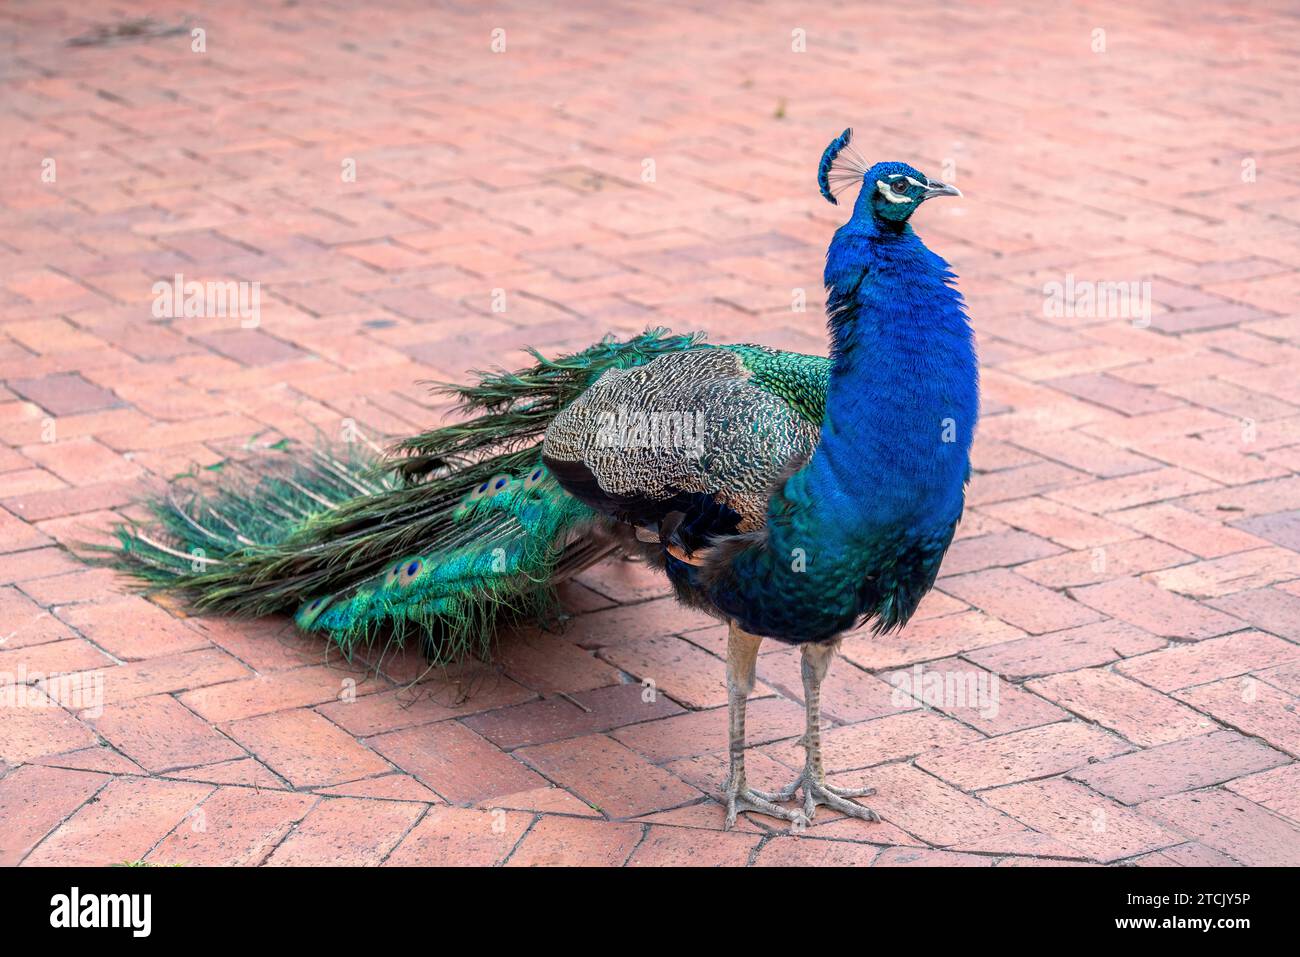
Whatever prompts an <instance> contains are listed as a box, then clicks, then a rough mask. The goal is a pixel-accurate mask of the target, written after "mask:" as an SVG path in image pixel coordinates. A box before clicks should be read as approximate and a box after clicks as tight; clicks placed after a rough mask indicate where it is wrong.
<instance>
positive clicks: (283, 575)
mask: <svg viewBox="0 0 1300 957" xmlns="http://www.w3.org/2000/svg"><path fill="white" fill-rule="evenodd" d="M698 347H700V339H699V337H698V336H670V335H668V334H667V333H666V332H665V331H664V330H652V331H648V332H646V333H644V334H643V335H641V336H637V337H635V338H633V339H630V340H628V341H625V342H617V341H613V340H610V339H607V340H605V341H603V342H601V343H599V344H597V345H595V346H592V347H591V348H589V349H587V350H585V351H583V352H580V353H577V354H575V355H570V356H565V357H561V358H557V359H547V358H544V357H543V356H541V355H540V354H538V353H536V352H533V355H534V357H535V358H536V359H537V362H536V364H535V365H534V366H532V367H530V368H527V369H522V370H519V371H516V372H504V371H502V372H492V373H483V374H480V376H479V379H478V382H477V383H475V384H471V385H444V386H441V387H440V388H441V390H442V391H444V392H449V393H451V394H452V395H454V396H456V397H457V399H458V400H459V406H460V411H461V412H462V413H463V414H465V415H466V416H467V418H466V419H465V420H464V421H462V422H459V423H456V424H453V425H449V426H445V427H443V428H439V429H434V430H431V431H429V432H425V433H423V434H421V435H418V436H416V437H414V438H411V439H408V440H406V441H405V442H402V443H400V444H399V445H397V446H396V447H395V448H394V449H393V451H392V452H391V453H389V454H388V455H386V456H383V457H379V456H372V455H369V454H366V453H364V452H358V451H357V450H356V449H355V447H349V448H347V449H343V450H330V449H324V448H320V449H316V450H312V451H308V452H305V453H304V452H302V451H301V450H299V449H297V448H295V447H293V446H287V447H282V448H280V449H276V450H272V451H268V453H267V455H265V456H264V457H261V458H259V459H257V460H254V461H249V462H244V463H240V464H239V466H238V467H237V468H235V469H234V470H233V473H232V470H231V469H230V468H226V469H223V470H222V471H221V472H220V473H218V475H219V482H220V484H219V485H217V486H215V487H214V486H213V485H212V484H211V482H212V480H213V479H215V478H216V477H217V476H209V482H208V483H207V484H202V483H200V482H199V481H198V477H197V476H191V477H189V478H188V479H186V480H185V481H182V482H180V483H178V484H177V485H175V486H173V487H172V488H169V489H168V490H167V492H166V493H165V494H163V495H160V496H159V497H157V498H155V499H154V500H152V501H150V502H147V503H146V505H147V507H148V509H149V511H150V514H151V519H150V520H149V521H146V522H140V523H131V524H128V525H124V526H121V527H119V528H118V530H117V539H118V544H117V546H116V547H114V548H104V549H101V552H102V553H103V555H104V557H103V558H102V559H101V563H104V564H108V565H110V566H112V567H115V568H118V569H120V570H122V571H125V572H126V573H128V574H130V575H133V576H134V577H135V578H136V579H137V580H139V581H140V582H141V583H142V585H143V586H144V587H145V588H147V589H165V590H169V591H177V592H180V593H183V594H184V595H185V596H187V597H188V599H189V601H190V602H191V603H192V605H193V606H194V607H195V608H196V609H198V610H202V611H211V612H217V613H222V614H232V615H240V616H259V615H265V614H271V613H275V612H282V611H295V612H296V615H295V621H296V622H297V624H298V626H299V627H300V628H303V629H304V630H309V631H313V632H321V633H323V634H326V635H328V636H329V637H331V638H332V639H333V640H334V641H335V642H337V643H338V644H339V646H340V647H342V648H343V649H344V650H345V651H346V652H348V653H351V651H352V650H353V649H354V648H356V647H357V645H358V644H368V643H371V642H373V641H375V640H376V639H377V638H378V637H379V636H381V635H384V636H387V638H388V639H389V640H392V641H395V642H397V643H401V642H403V641H405V640H406V639H407V638H409V637H411V636H415V637H418V638H419V639H420V640H422V641H423V642H424V643H425V645H426V648H428V649H429V650H431V652H432V655H433V657H434V658H435V660H442V661H446V660H452V659H455V658H458V657H460V656H462V655H465V654H467V653H476V654H482V653H484V652H486V651H487V650H488V646H489V643H490V640H491V636H492V629H493V627H494V626H495V625H496V624H497V623H498V622H499V621H500V620H501V619H502V618H503V617H505V618H519V617H528V618H531V617H536V616H538V615H541V614H544V613H545V612H546V611H547V610H548V609H549V608H550V606H551V602H552V601H553V586H554V584H555V582H556V579H557V576H561V575H563V574H567V573H571V572H573V571H576V570H578V569H580V568H582V567H586V565H588V564H591V562H593V561H595V560H596V559H598V558H600V557H601V556H603V555H604V554H606V553H607V552H608V551H609V550H610V548H611V546H610V545H609V544H608V542H607V541H606V540H605V539H603V538H602V537H601V536H600V535H599V534H598V532H597V528H596V525H597V519H596V516H595V514H594V513H593V512H592V511H591V510H590V509H588V508H587V507H586V506H584V505H582V504H581V503H580V502H578V501H577V500H576V499H574V498H572V497H571V496H569V495H568V494H567V493H565V492H564V491H563V490H562V489H560V488H559V487H558V485H556V484H555V483H554V482H553V481H551V480H549V479H542V480H535V479H534V478H533V476H534V475H535V473H536V472H537V469H538V467H539V464H540V442H541V437H542V435H543V434H544V432H545V430H546V427H547V426H548V425H549V424H550V422H551V420H552V419H553V418H554V417H555V415H556V414H557V413H558V412H559V411H560V410H561V409H562V408H564V406H565V405H566V404H567V403H569V402H571V401H572V400H573V399H574V398H575V397H576V396H577V395H579V394H581V392H582V391H583V390H584V389H586V388H587V387H588V386H589V385H590V384H591V383H592V382H594V381H595V380H596V379H597V378H598V377H599V376H600V375H601V373H603V372H604V371H605V370H606V369H610V368H626V367H629V366H633V365H639V364H641V363H644V362H648V361H650V360H651V359H653V358H655V357H656V356H658V355H662V354H665V353H668V352H680V351H685V350H689V349H693V348H698ZM496 477H505V478H506V480H507V481H506V482H505V483H504V486H503V488H502V490H500V491H499V492H496V493H495V494H491V495H481V496H480V495H479V494H478V492H477V490H478V489H479V488H480V487H481V486H482V485H483V483H485V482H488V480H489V479H494V478H496ZM416 561H418V563H419V568H418V570H417V571H416V573H415V574H413V575H410V576H407V578H402V577H401V576H400V575H398V574H395V572H396V571H397V570H399V569H400V570H403V571H404V570H405V569H407V568H409V566H410V565H411V564H412V563H413V562H416ZM408 578H409V580H407V579H408Z"/></svg>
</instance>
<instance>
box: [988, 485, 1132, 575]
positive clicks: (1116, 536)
mask: <svg viewBox="0 0 1300 957" xmlns="http://www.w3.org/2000/svg"><path fill="white" fill-rule="evenodd" d="M982 511H984V512H987V513H988V514H990V515H992V516H994V517H995V518H998V519H1001V520H1002V521H1004V522H1006V523H1007V524H1008V525H1012V526H1014V527H1016V528H1021V529H1024V530H1025V531H1027V532H1032V533H1034V534H1035V535H1041V536H1042V537H1043V538H1047V539H1051V540H1052V541H1053V542H1056V543H1057V544H1059V545H1062V546H1064V547H1065V548H1070V549H1078V548H1096V547H1097V546H1099V545H1111V544H1113V543H1115V542H1122V541H1124V540H1125V539H1129V538H1132V537H1133V533H1132V531H1130V530H1129V529H1126V528H1124V527H1123V526H1120V525H1116V524H1115V523H1114V522H1110V521H1107V520H1106V519H1104V518H1098V517H1097V516H1095V515H1089V514H1088V513H1087V512H1081V511H1079V510H1078V509H1077V508H1070V507H1069V506H1068V505H1062V504H1061V503H1059V502H1052V501H1049V500H1047V499H1043V498H1027V499H1019V500H1017V501H1013V502H1000V503H998V504H996V505H986V506H984V507H983V509H982ZM1033 557H1034V558H1041V557H1043V556H1041V555H1035V556H1033ZM1001 564H1014V563H1012V562H1003V563H1001Z"/></svg>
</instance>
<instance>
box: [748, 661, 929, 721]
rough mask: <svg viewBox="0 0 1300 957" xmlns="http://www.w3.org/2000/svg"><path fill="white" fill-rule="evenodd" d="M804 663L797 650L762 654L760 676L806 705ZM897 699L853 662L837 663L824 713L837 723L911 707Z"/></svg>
mask: <svg viewBox="0 0 1300 957" xmlns="http://www.w3.org/2000/svg"><path fill="white" fill-rule="evenodd" d="M802 660H803V659H802V655H801V653H800V651H799V650H798V649H797V648H785V649H783V650H782V651H781V652H780V653H779V654H771V655H762V656H760V657H759V659H758V677H759V679H760V680H761V681H763V682H765V683H767V684H769V685H771V686H772V687H774V688H776V689H778V690H779V691H780V692H781V693H782V694H783V695H785V696H786V697H787V698H790V699H791V700H793V701H798V702H799V703H800V704H803V677H802V674H801V671H800V669H801V667H802V664H801V662H802ZM896 698H897V696H896V695H895V694H894V689H893V688H892V687H890V686H889V685H888V684H886V683H885V682H884V681H881V680H880V679H879V678H877V677H875V676H873V675H869V674H867V673H866V672H865V671H863V670H862V669H861V668H858V667H857V666H856V665H854V663H853V662H852V661H851V660H847V661H833V662H832V663H831V668H830V672H829V673H828V674H827V676H826V679H825V680H824V681H823V682H822V714H823V715H824V716H825V717H827V718H829V719H831V720H833V721H864V720H866V719H868V718H879V717H880V716H881V715H885V714H894V713H896V712H898V711H904V710H907V709H908V708H909V707H911V704H910V702H901V703H900V702H899V701H897V700H895V699H896ZM723 700H724V701H725V700H726V699H725V698H724V699H723Z"/></svg>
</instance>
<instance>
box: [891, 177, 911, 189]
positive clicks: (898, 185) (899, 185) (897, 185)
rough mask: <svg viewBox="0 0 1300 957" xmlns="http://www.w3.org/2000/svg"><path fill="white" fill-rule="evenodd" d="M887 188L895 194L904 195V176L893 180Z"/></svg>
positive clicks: (905, 179) (905, 181)
mask: <svg viewBox="0 0 1300 957" xmlns="http://www.w3.org/2000/svg"><path fill="white" fill-rule="evenodd" d="M889 188H890V189H892V190H893V191H894V192H895V193H906V192H907V177H905V176H900V177H898V179H896V180H894V181H893V182H892V183H890V184H889Z"/></svg>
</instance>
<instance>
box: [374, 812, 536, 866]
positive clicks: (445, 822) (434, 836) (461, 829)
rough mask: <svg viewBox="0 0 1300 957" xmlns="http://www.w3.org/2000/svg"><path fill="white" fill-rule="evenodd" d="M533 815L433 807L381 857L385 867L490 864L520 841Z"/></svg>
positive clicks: (502, 857)
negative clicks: (394, 847) (390, 851)
mask: <svg viewBox="0 0 1300 957" xmlns="http://www.w3.org/2000/svg"><path fill="white" fill-rule="evenodd" d="M531 821H532V815H530V814H523V813H520V812H518V811H502V810H494V811H478V810H474V809H472V808H460V807H433V808H430V809H429V812H428V813H427V814H425V816H424V817H423V818H421V819H420V823H419V824H417V825H416V826H415V827H414V828H412V829H411V831H410V833H408V834H407V835H406V837H404V838H403V839H402V842H401V843H400V844H398V845H397V848H396V849H395V850H394V851H393V852H392V853H391V854H389V855H388V858H387V859H386V860H385V861H384V865H385V866H386V867H491V866H493V865H495V864H500V863H501V862H502V861H504V860H505V859H506V856H507V855H508V854H509V853H510V852H511V850H513V849H514V847H515V845H516V844H518V843H519V838H520V837H521V836H522V835H523V833H524V831H525V830H527V828H528V825H529V823H530V822H531Z"/></svg>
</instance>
